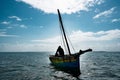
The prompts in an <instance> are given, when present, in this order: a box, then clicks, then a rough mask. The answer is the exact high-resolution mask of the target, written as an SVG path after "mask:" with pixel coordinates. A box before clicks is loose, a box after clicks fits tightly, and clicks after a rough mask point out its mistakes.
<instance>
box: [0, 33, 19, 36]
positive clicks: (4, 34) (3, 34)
mask: <svg viewBox="0 0 120 80" xmlns="http://www.w3.org/2000/svg"><path fill="white" fill-rule="evenodd" d="M0 37H18V36H17V35H10V34H7V33H6V32H0Z"/></svg>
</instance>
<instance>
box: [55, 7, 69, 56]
mask: <svg viewBox="0 0 120 80" xmlns="http://www.w3.org/2000/svg"><path fill="white" fill-rule="evenodd" d="M57 11H58V16H59V21H60V24H61V28H62V31H63V35H64V38H65V42H66V45H67V49H68V52H69V55H71V52H70V48H69V44H68V41H67V37H66V34H65V29H64V27H63V22H62V17H61V15H60V11H59V9H57Z"/></svg>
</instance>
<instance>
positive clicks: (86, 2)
mask: <svg viewBox="0 0 120 80" xmlns="http://www.w3.org/2000/svg"><path fill="white" fill-rule="evenodd" d="M16 1H18V2H20V1H22V2H24V3H26V4H29V5H31V6H32V7H33V8H36V9H39V10H41V11H44V12H45V13H54V14H56V13H57V11H56V10H57V9H60V11H61V13H66V14H71V13H76V12H79V11H81V10H84V11H88V10H89V8H90V7H93V6H94V5H96V4H97V5H99V4H101V3H103V2H104V0H16Z"/></svg>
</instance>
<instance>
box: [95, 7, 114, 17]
mask: <svg viewBox="0 0 120 80" xmlns="http://www.w3.org/2000/svg"><path fill="white" fill-rule="evenodd" d="M114 10H115V7H113V8H111V9H109V10H106V11H103V12H101V13H98V14H97V15H95V16H94V17H93V19H97V18H99V17H102V16H105V17H106V16H108V15H110V14H112V13H113V11H114Z"/></svg>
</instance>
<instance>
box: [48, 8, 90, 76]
mask: <svg viewBox="0 0 120 80" xmlns="http://www.w3.org/2000/svg"><path fill="white" fill-rule="evenodd" d="M57 12H58V17H59V22H60V29H61V31H62V38H63V39H64V40H63V42H64V44H65V46H66V47H67V51H68V54H65V55H64V56H56V55H50V56H49V59H50V61H51V64H52V65H53V66H54V67H55V68H56V69H59V70H62V71H64V72H67V73H70V74H72V75H73V76H79V75H80V74H81V71H80V60H79V56H80V55H81V54H84V53H85V52H89V51H92V49H90V48H89V49H87V50H80V51H79V52H76V53H73V54H71V50H70V47H69V44H68V39H67V37H66V33H65V29H64V26H63V22H62V17H61V14H60V11H59V9H57Z"/></svg>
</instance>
